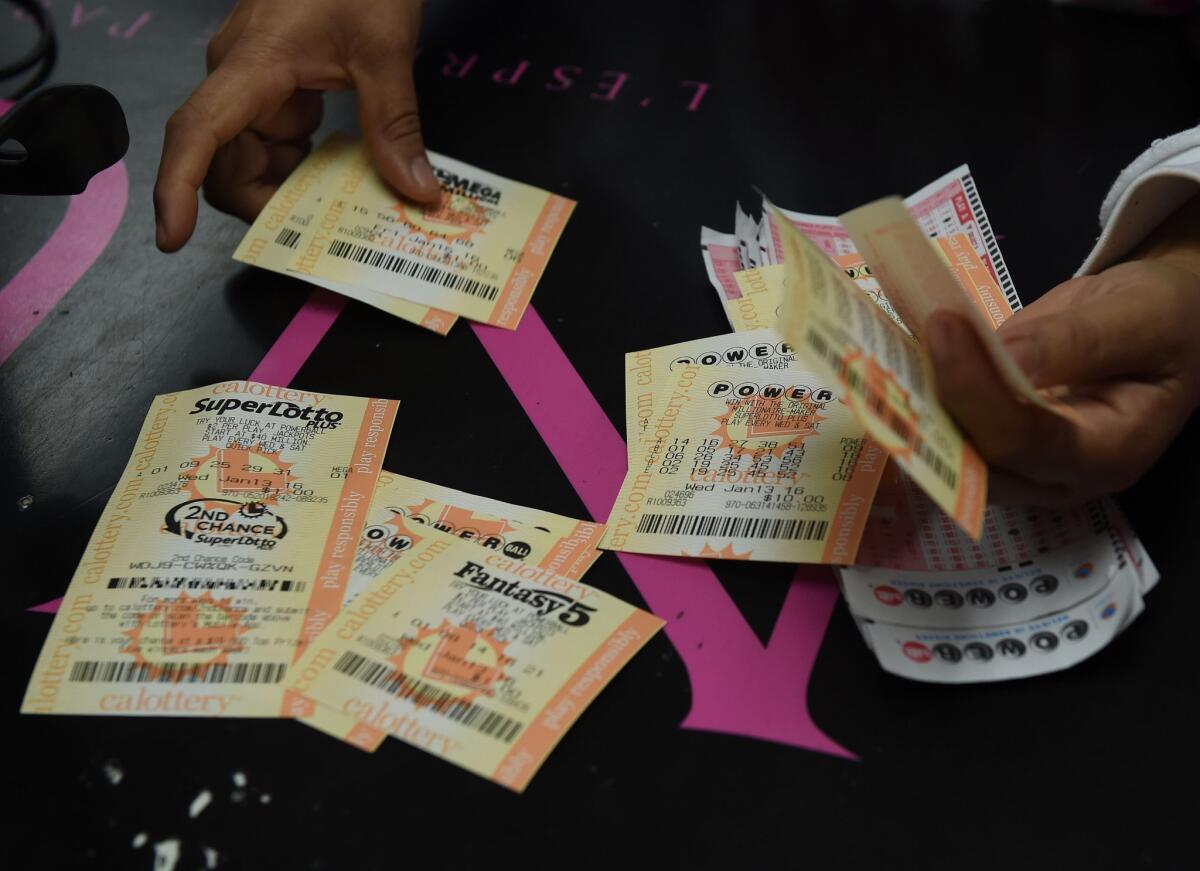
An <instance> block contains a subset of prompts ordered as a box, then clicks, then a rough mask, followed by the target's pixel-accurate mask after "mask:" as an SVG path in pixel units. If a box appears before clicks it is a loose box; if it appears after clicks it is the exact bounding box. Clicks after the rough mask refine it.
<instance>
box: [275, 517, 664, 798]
mask: <svg viewBox="0 0 1200 871" xmlns="http://www.w3.org/2000/svg"><path fill="white" fill-rule="evenodd" d="M414 532H417V533H418V535H419V540H417V541H415V543H414V544H413V546H412V547H411V548H408V549H406V551H405V553H404V556H403V558H402V559H401V560H400V561H398V562H397V563H396V564H395V565H394V566H393V567H392V569H391V570H389V571H387V572H385V573H383V574H381V575H380V576H379V577H377V578H376V579H375V580H374V581H372V582H371V583H370V584H369V585H368V586H367V587H366V588H365V589H364V590H363V591H362V592H361V593H360V594H359V595H358V596H357V597H355V599H354V601H353V602H351V603H350V604H349V605H348V606H347V607H346V608H345V609H344V610H343V611H342V612H341V613H340V614H339V615H338V616H337V617H336V618H335V619H334V621H333V622H332V623H331V624H330V625H329V626H328V627H327V628H326V629H325V631H324V632H323V633H322V634H321V635H320V636H319V637H318V638H317V639H316V640H315V641H314V642H313V644H311V645H309V647H308V648H307V650H306V652H305V654H304V656H303V657H302V658H301V660H300V661H299V662H298V663H297V664H296V666H295V668H294V669H293V671H292V672H291V675H290V683H289V687H288V689H289V703H290V705H291V707H292V709H293V710H297V711H300V712H305V711H312V710H314V709H316V708H319V707H322V706H324V707H326V708H328V709H330V710H332V711H334V712H336V713H337V714H338V715H339V716H346V717H349V718H352V719H353V720H355V721H357V724H356V726H355V727H354V729H353V730H352V732H351V734H348V735H347V736H346V740H348V741H350V742H351V743H354V744H357V745H360V746H366V747H368V748H370V747H373V746H375V745H376V744H377V743H378V741H379V739H380V736H384V735H392V736H394V737H396V738H399V739H400V740H402V741H404V742H405V743H407V744H411V745H413V746H415V747H419V748H421V749H423V750H425V751H427V752H429V753H433V754H435V755H437V756H439V757H441V758H443V759H445V760H447V761H449V762H452V763H454V764H456V765H459V766H461V767H463V768H465V769H467V770H468V771H471V772H474V773H475V774H478V775H481V776H483V777H486V778H488V779H490V780H492V781H494V782H496V783H499V784H501V785H502V786H505V787H508V788H509V789H512V790H514V791H516V792H521V791H523V790H524V789H525V787H526V785H527V784H528V783H529V780H530V779H531V778H532V777H533V775H534V774H535V773H536V772H537V770H538V768H539V767H540V766H541V764H542V763H543V762H544V761H545V759H546V757H547V756H548V755H549V754H550V752H551V751H552V750H553V749H554V747H555V745H557V743H558V741H559V740H560V739H561V738H562V736H563V735H564V734H565V733H566V731H567V729H569V728H570V726H571V725H572V724H573V723H574V722H575V720H576V719H577V718H578V717H579V715H580V714H581V713H582V712H583V710H584V709H585V708H586V707H587V706H588V705H589V704H590V703H591V702H592V700H593V699H594V698H595V697H596V695H597V694H598V693H599V692H600V691H601V690H602V689H603V688H604V686H605V685H606V684H607V683H608V682H609V681H610V680H611V679H612V677H613V676H614V675H615V674H616V673H617V672H618V671H620V669H621V668H622V667H624V665H625V664H626V663H627V662H628V661H629V660H630V659H631V658H632V657H633V655H634V654H635V653H636V652H637V651H638V650H639V649H640V648H641V647H642V645H644V644H645V643H646V642H647V641H648V640H649V639H650V638H651V637H652V636H653V635H654V634H655V633H656V632H657V631H658V630H659V629H660V628H662V625H663V621H662V620H659V619H658V618H657V617H654V616H653V615H651V614H648V613H646V612H644V611H641V610H639V609H637V608H635V607H633V606H632V605H627V604H625V603H624V602H621V601H620V600H618V599H615V598H613V597H612V596H609V595H608V594H606V593H604V592H602V591H600V590H597V589H594V588H592V587H588V586H586V585H584V584H582V583H580V582H578V581H572V580H570V579H568V578H563V577H561V576H558V575H546V574H545V573H544V572H543V573H531V574H528V575H527V574H526V573H524V572H521V571H514V570H513V568H512V566H511V565H510V563H509V562H505V561H504V559H503V556H502V555H501V554H497V553H494V552H488V551H487V550H486V549H484V548H481V547H480V546H479V545H478V544H477V543H475V542H471V541H467V540H465V539H461V538H455V537H454V536H451V535H449V534H448V533H443V532H441V531H439V530H437V529H435V528H431V527H426V528H422V529H420V530H419V531H418V530H414Z"/></svg>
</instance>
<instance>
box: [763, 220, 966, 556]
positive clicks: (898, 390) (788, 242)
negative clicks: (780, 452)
mask: <svg viewBox="0 0 1200 871" xmlns="http://www.w3.org/2000/svg"><path fill="white" fill-rule="evenodd" d="M772 208H773V207H772ZM776 217H777V218H778V220H777V221H776V223H777V224H778V226H779V233H780V238H781V240H782V244H783V255H784V260H783V267H784V283H785V286H786V293H785V295H784V303H783V311H782V320H781V330H780V331H781V332H782V333H783V335H784V336H785V337H787V338H788V339H789V340H790V341H791V342H792V344H793V345H795V346H796V348H797V353H798V354H800V355H801V356H802V358H803V359H804V360H805V362H806V363H807V364H808V365H810V366H811V367H812V368H813V370H814V371H815V372H817V373H819V374H820V375H821V376H823V377H824V378H825V379H827V380H828V381H829V382H830V383H832V384H835V385H838V386H839V389H840V391H841V392H843V393H844V394H845V396H846V400H847V402H848V404H849V405H850V407H851V408H852V409H853V410H854V412H855V414H857V415H858V417H859V419H860V421H861V422H862V424H863V426H864V427H865V428H866V431H867V433H868V434H869V435H870V436H871V437H872V438H874V439H875V440H876V441H878V442H879V443H880V444H881V445H882V447H883V449H884V450H885V451H887V452H888V454H889V455H890V456H891V457H892V458H893V459H894V460H895V461H896V463H897V464H899V465H900V467H901V468H903V469H904V471H905V472H907V473H908V474H909V476H911V477H912V478H913V480H915V481H916V482H917V483H918V484H919V485H920V486H921V489H923V490H924V491H925V492H926V493H928V494H929V496H930V498H931V499H933V501H934V502H935V503H937V505H938V506H939V507H940V508H941V509H942V510H943V511H945V512H946V513H947V514H948V515H950V516H951V517H952V518H954V520H955V522H956V523H958V524H959V526H961V527H962V528H963V530H965V531H966V532H967V534H968V535H969V536H971V537H972V538H976V539H977V538H979V535H980V532H981V530H982V526H983V511H984V506H985V505H986V502H987V467H986V466H985V465H984V463H983V461H982V459H980V457H979V455H978V454H977V453H976V452H975V449H974V448H973V447H972V446H971V445H970V444H969V443H968V442H967V441H966V440H965V439H963V437H962V433H961V432H959V430H958V427H957V426H956V425H955V423H954V421H953V420H951V418H950V416H949V414H947V413H946V411H945V410H944V409H943V408H942V407H941V405H940V403H939V402H938V401H937V397H936V395H935V394H934V388H933V367H932V364H931V363H930V362H929V358H928V356H927V355H926V354H925V353H924V351H923V350H922V349H921V348H920V346H919V345H917V344H915V343H914V342H913V341H912V340H911V339H910V338H909V336H908V335H906V334H905V333H904V332H903V331H902V330H901V329H900V328H899V327H898V326H896V324H895V323H894V322H893V321H892V320H890V319H889V318H888V317H887V316H886V315H885V314H884V313H883V312H882V311H881V310H880V308H879V307H878V306H877V305H875V304H874V303H872V302H871V301H870V300H869V299H867V298H866V297H865V296H864V295H863V294H862V293H861V292H860V291H859V289H858V288H857V287H856V286H855V285H854V283H853V282H852V281H851V280H850V279H849V278H847V277H846V275H845V273H844V272H843V271H842V270H841V269H839V268H838V267H837V266H836V265H835V264H834V263H832V262H831V261H830V260H829V258H827V257H826V256H825V254H824V253H822V252H821V251H820V249H818V248H817V247H816V246H815V245H813V243H812V242H810V241H809V240H808V238H807V237H806V236H804V235H803V234H802V233H801V232H800V231H799V230H797V229H796V228H795V227H793V226H792V225H791V223H790V222H788V221H787V220H786V218H784V217H783V216H782V215H781V214H779V213H778V212H777V211H776Z"/></svg>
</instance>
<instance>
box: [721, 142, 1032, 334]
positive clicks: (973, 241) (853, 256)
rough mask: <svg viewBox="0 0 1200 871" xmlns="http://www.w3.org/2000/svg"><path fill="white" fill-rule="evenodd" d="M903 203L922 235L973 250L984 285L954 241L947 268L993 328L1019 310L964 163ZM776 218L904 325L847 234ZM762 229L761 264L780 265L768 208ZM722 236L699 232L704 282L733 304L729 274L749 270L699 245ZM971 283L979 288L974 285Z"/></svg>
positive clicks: (823, 223)
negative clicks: (982, 306)
mask: <svg viewBox="0 0 1200 871" xmlns="http://www.w3.org/2000/svg"><path fill="white" fill-rule="evenodd" d="M904 205H905V206H906V207H907V209H908V211H909V213H911V214H912V216H913V217H914V218H915V219H916V220H917V223H918V224H919V225H920V227H921V229H922V230H924V231H925V234H926V235H927V236H929V237H931V238H935V239H939V240H940V239H948V238H949V237H952V236H959V237H961V238H963V239H965V240H966V242H967V244H968V245H969V247H970V249H971V250H972V251H973V252H974V255H975V258H977V259H978V262H980V263H982V264H983V266H984V269H985V270H986V284H980V282H983V281H984V280H985V279H984V276H981V275H979V273H978V272H974V271H968V270H967V267H968V266H971V267H973V266H974V261H973V260H972V261H967V260H966V259H965V258H963V256H962V252H963V247H964V246H962V245H960V244H958V243H955V247H956V248H957V249H958V251H959V256H956V257H952V258H950V260H951V265H952V267H954V268H955V275H956V276H957V277H958V278H959V283H960V284H961V285H962V286H963V287H964V288H967V289H968V291H969V293H970V294H971V296H972V298H973V299H980V300H983V299H985V298H986V299H988V300H989V302H988V304H987V305H985V309H986V311H987V314H988V316H989V318H991V319H992V320H993V323H994V324H995V325H997V326H998V325H999V322H1000V320H1003V318H1005V317H1007V316H1008V315H1011V314H1012V312H1013V311H1015V310H1016V309H1017V308H1019V307H1020V300H1019V299H1018V298H1017V292H1016V289H1015V288H1014V287H1013V282H1012V277H1011V276H1010V275H1009V272H1008V267H1007V266H1006V265H1005V263H1004V258H1003V256H1002V255H1001V253H1000V246H999V245H998V244H997V242H996V237H995V234H994V233H993V231H992V227H991V223H990V222H989V221H988V217H987V213H986V212H985V211H984V208H983V202H982V200H980V198H979V191H978V188H977V187H976V185H975V179H974V178H973V177H972V175H971V171H970V169H969V168H968V167H967V166H966V165H963V166H960V167H958V168H957V169H954V170H952V171H950V172H948V173H946V174H945V175H943V176H942V177H941V178H939V179H937V180H935V181H933V182H931V183H930V184H928V185H926V186H925V187H923V188H921V190H919V191H917V192H916V193H914V194H912V195H911V196H909V197H906V198H905V199H904ZM779 214H780V215H782V216H783V217H784V218H786V219H787V222H788V223H790V224H791V225H792V226H794V227H796V228H797V229H798V230H800V232H802V233H803V234H804V235H805V236H807V237H808V238H809V239H810V240H811V241H812V243H813V244H814V245H816V246H817V247H818V248H820V249H821V250H822V251H824V252H825V254H826V255H828V256H829V257H830V258H831V259H833V260H834V262H836V263H838V265H840V266H843V268H845V269H846V270H847V274H848V275H849V277H850V278H852V279H853V280H854V282H855V284H857V285H858V286H859V288H860V289H862V290H863V291H864V292H865V293H867V294H868V295H869V296H871V298H872V299H873V300H874V301H875V302H876V303H877V304H878V305H879V306H881V307H882V308H883V310H884V311H885V312H886V313H887V314H888V316H889V317H891V318H892V320H893V321H895V322H896V323H898V324H901V325H902V326H903V325H904V324H903V322H902V320H901V318H900V316H899V315H898V314H897V313H896V310H895V309H894V308H893V307H892V304H891V302H890V301H889V300H888V299H887V297H886V296H885V295H884V294H883V292H882V289H881V287H880V285H879V282H878V281H877V280H876V279H875V277H874V276H873V275H872V274H871V271H870V268H869V267H868V266H867V265H866V263H865V261H864V260H863V258H862V255H861V254H859V252H858V250H857V248H856V247H855V245H854V241H853V240H852V239H851V238H850V235H849V233H847V232H846V228H845V227H843V226H842V224H841V222H840V221H839V220H838V219H837V218H835V217H832V216H829V215H812V214H807V213H804V212H796V211H791V210H788V209H779ZM761 226H762V228H763V231H764V233H763V243H762V248H763V251H764V255H763V258H762V260H763V263H764V264H766V265H771V264H779V263H782V262H783V237H782V235H781V233H780V230H779V222H778V221H777V219H776V217H775V215H774V214H773V213H772V212H771V210H770V209H766V208H764V209H763V217H762V222H761ZM721 237H722V234H719V233H716V232H715V231H712V230H708V229H706V228H702V229H701V247H702V251H703V253H704V259H705V266H706V270H707V271H708V275H709V280H710V281H712V283H713V286H714V287H715V288H716V289H717V292H718V293H719V294H720V296H721V298H722V300H723V301H725V300H733V299H737V298H738V297H739V295H740V294H739V291H738V287H737V283H736V280H735V279H734V278H733V273H734V272H737V271H738V269H739V268H740V269H746V268H749V264H747V263H744V262H740V264H739V266H738V267H737V268H733V269H730V268H729V266H730V265H731V264H730V260H729V252H728V250H727V249H726V248H725V247H724V246H723V245H722V244H721V243H720V242H718V243H717V244H716V245H715V246H712V247H710V248H705V247H704V242H705V239H706V238H709V239H714V240H719V239H720V238H721ZM727 238H729V239H731V240H732V242H731V244H732V246H733V248H734V251H735V252H736V249H737V244H738V243H737V239H736V237H727ZM714 258H717V259H722V258H723V266H724V268H720V269H716V268H711V267H710V260H713V259H714ZM715 262H716V261H714V265H715ZM964 273H965V274H964ZM976 285H979V286H978V287H976ZM993 287H995V288H998V292H994V291H993ZM993 297H994V298H995V299H994V304H993V303H992V301H991V300H992V298H993ZM733 326H734V329H738V325H737V324H736V323H735V324H734V325H733Z"/></svg>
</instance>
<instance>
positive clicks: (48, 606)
mask: <svg viewBox="0 0 1200 871" xmlns="http://www.w3.org/2000/svg"><path fill="white" fill-rule="evenodd" d="M62 603H63V597H62V596H59V597H58V598H57V599H51V600H50V601H49V602H43V603H42V604H40V605H34V606H33V607H32V608H26V609H25V610H26V611H34V612H36V613H38V614H57V613H58V609H59V608H61V607H62Z"/></svg>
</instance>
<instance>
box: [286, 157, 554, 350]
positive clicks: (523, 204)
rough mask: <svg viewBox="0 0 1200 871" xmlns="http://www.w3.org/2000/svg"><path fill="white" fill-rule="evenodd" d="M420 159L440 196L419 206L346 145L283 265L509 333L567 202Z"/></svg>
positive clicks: (442, 161)
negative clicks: (347, 150) (428, 165)
mask: <svg viewBox="0 0 1200 871" xmlns="http://www.w3.org/2000/svg"><path fill="white" fill-rule="evenodd" d="M428 155H429V161H430V163H431V164H432V166H433V172H434V175H435V176H436V177H437V179H438V182H439V183H440V184H441V187H442V197H441V200H440V201H439V202H438V204H437V205H435V206H420V205H417V204H414V203H411V202H408V201H406V200H403V199H401V198H399V197H398V196H397V194H396V193H395V192H394V191H393V190H392V189H391V188H390V187H389V186H388V185H387V184H386V183H385V182H384V181H383V180H382V179H381V178H380V177H379V176H378V174H377V173H376V172H375V171H374V169H372V167H371V163H370V158H369V156H368V154H367V151H366V149H365V147H364V146H363V145H362V144H361V143H355V144H354V145H353V146H352V148H351V153H350V154H349V155H348V157H347V158H346V159H345V160H344V161H343V162H340V163H339V165H338V166H339V171H338V174H337V178H336V179H335V180H334V181H333V182H332V183H331V184H329V185H327V186H326V188H325V194H324V197H323V199H322V203H321V207H320V208H319V209H318V210H317V213H316V215H315V217H314V218H313V224H312V227H311V231H310V232H308V233H306V234H304V236H303V238H302V239H300V240H299V241H298V242H297V244H296V249H295V251H294V252H293V253H292V256H291V258H290V260H289V261H288V264H287V268H288V270H289V271H291V272H295V273H298V274H300V275H302V276H310V277H313V278H318V279H321V280H324V281H331V282H334V283H335V285H337V286H349V287H358V288H365V289H367V290H370V291H372V292H374V293H381V294H387V295H391V296H398V297H403V298H405V299H408V300H412V301H414V302H418V303H422V304H424V305H427V306H432V307H434V308H437V309H441V310H444V311H449V312H454V313H456V314H459V315H463V316H465V317H468V318H471V319H472V320H476V321H481V322H484V323H489V324H493V325H494V326H498V327H504V328H506V329H510V330H511V329H516V327H517V324H518V323H520V320H521V316H522V315H523V314H524V312H525V309H526V308H527V307H528V306H529V301H530V298H531V297H532V295H533V291H534V288H535V287H536V286H537V284H538V282H539V281H540V279H541V277H542V273H543V271H544V270H545V268H546V264H547V262H548V261H549V259H550V254H551V252H552V251H553V250H554V246H555V245H556V244H557V242H558V239H559V236H560V235H561V234H562V231H563V228H564V227H565V225H566V222H567V219H568V218H569V217H570V216H571V212H572V210H573V209H574V207H575V203H574V201H573V200H569V199H566V198H565V197H560V196H558V195H557V194H551V193H548V192H546V191H543V190H540V189H538V188H535V187H532V186H530V185H526V184H522V183H520V182H516V181H512V180H511V179H507V178H503V177H501V176H498V175H494V174H492V173H489V172H485V171H484V170H482V169H479V168H477V167H473V166H469V165H468V164H465V163H462V162H460V161H457V160H453V159H451V158H449V157H445V156H444V155H440V154H436V153H434V152H432V151H431V152H428Z"/></svg>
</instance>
